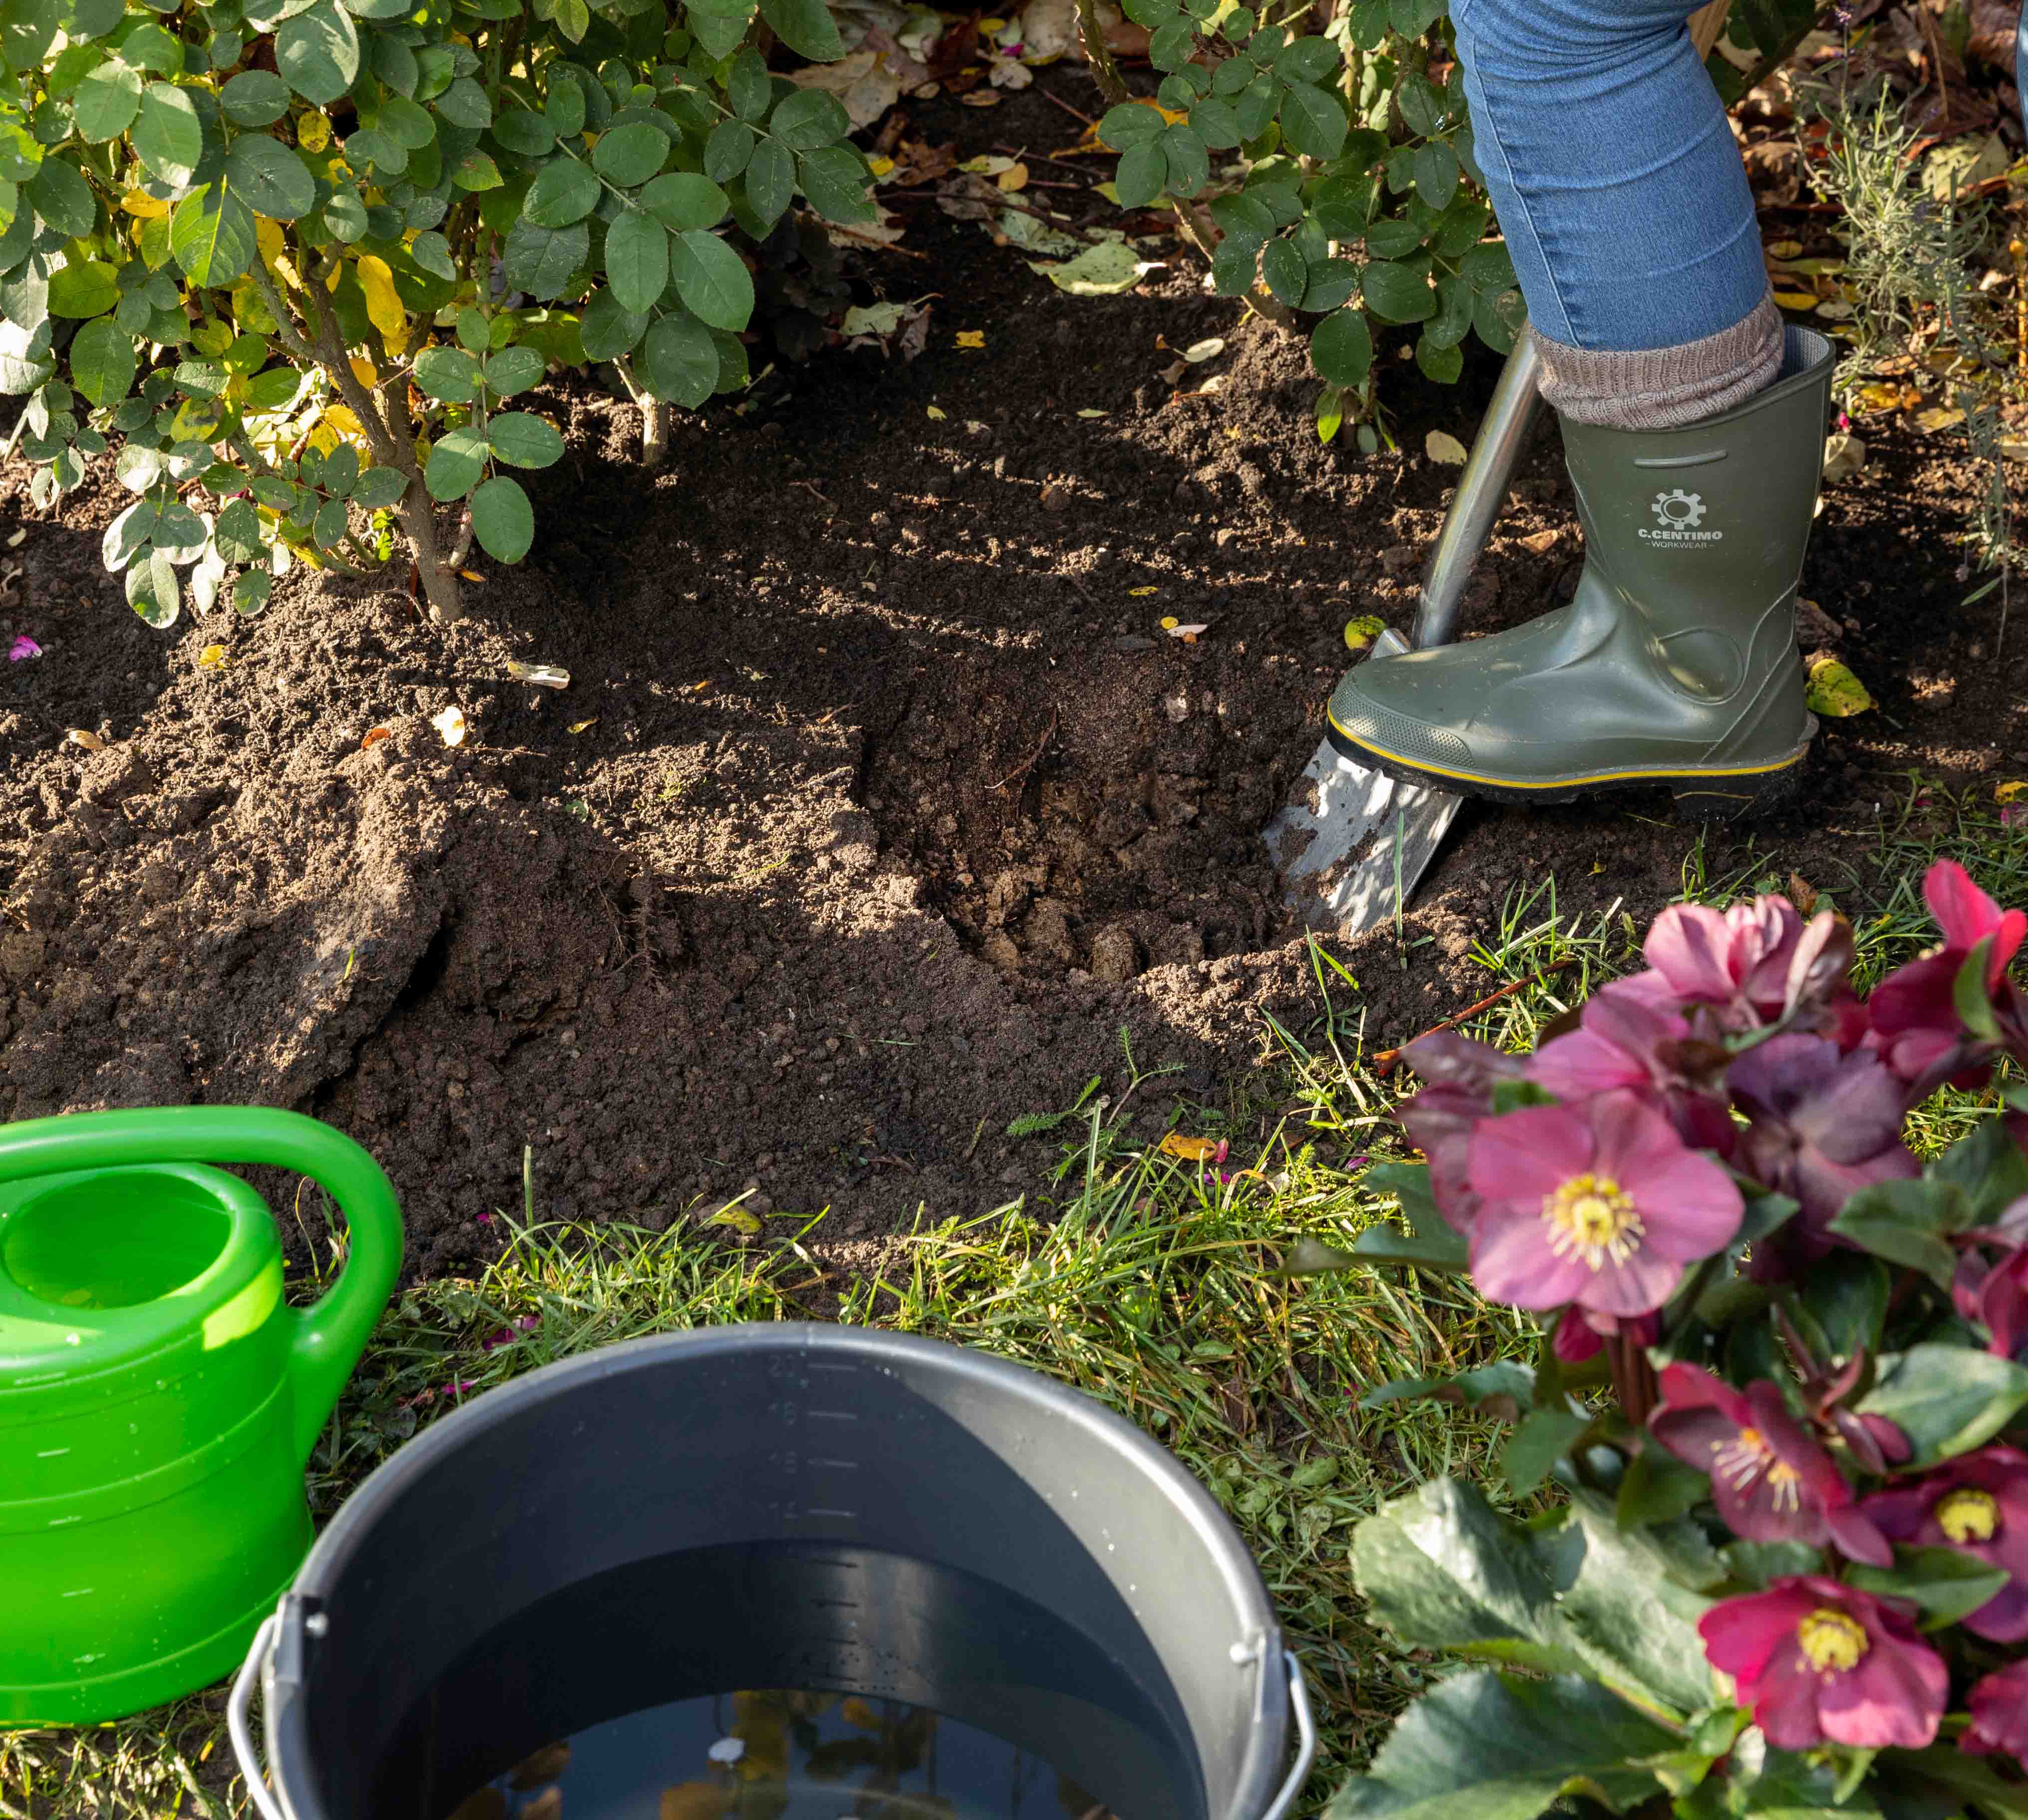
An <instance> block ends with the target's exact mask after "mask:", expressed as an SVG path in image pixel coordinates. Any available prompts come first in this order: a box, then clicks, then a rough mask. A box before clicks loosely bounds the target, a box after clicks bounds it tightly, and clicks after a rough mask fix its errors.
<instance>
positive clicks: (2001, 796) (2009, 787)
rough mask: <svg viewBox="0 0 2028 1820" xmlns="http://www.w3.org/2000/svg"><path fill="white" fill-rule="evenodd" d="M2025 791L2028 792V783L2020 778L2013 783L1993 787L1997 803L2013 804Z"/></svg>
mask: <svg viewBox="0 0 2028 1820" xmlns="http://www.w3.org/2000/svg"><path fill="white" fill-rule="evenodd" d="M2023 790H2028V783H2024V782H2022V781H2021V780H2020V779H2018V778H2017V779H2015V781H2014V782H2011V783H1997V784H1995V785H1994V786H1993V801H1995V802H1997V803H2011V801H2013V800H2014V799H2015V797H2018V796H2019V795H2020V794H2021V793H2022V791H2023Z"/></svg>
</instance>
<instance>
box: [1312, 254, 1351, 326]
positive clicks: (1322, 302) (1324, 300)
mask: <svg viewBox="0 0 2028 1820" xmlns="http://www.w3.org/2000/svg"><path fill="white" fill-rule="evenodd" d="M1309 272H1310V282H1309V287H1308V290H1305V291H1304V293H1303V302H1302V307H1303V308H1304V309H1306V310H1311V311H1314V312H1315V313H1317V314H1318V315H1323V314H1324V313H1327V312H1328V311H1330V310H1334V309H1337V308H1338V306H1339V305H1341V304H1343V303H1345V301H1347V300H1348V299H1349V298H1350V297H1351V295H1352V294H1353V291H1354V290H1356V289H1357V288H1358V285H1359V271H1358V268H1357V267H1356V266H1355V265H1353V263H1352V261H1350V260H1349V259H1327V260H1325V261H1323V262H1322V263H1321V264H1316V265H1312V267H1311V268H1309Z"/></svg>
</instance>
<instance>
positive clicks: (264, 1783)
mask: <svg viewBox="0 0 2028 1820" xmlns="http://www.w3.org/2000/svg"><path fill="white" fill-rule="evenodd" d="M287 1607H288V1600H287V1598H286V1597H284V1599H283V1603H282V1606H281V1607H280V1608H279V1609H278V1610H277V1611H275V1612H274V1613H273V1614H272V1615H271V1616H269V1617H267V1618H263V1619H262V1620H261V1628H260V1629H258V1630H257V1631H256V1632H255V1633H254V1645H253V1647H252V1648H250V1649H249V1650H248V1651H247V1652H246V1661H245V1662H243V1663H241V1664H240V1667H239V1674H237V1675H235V1677H234V1678H233V1682H232V1694H231V1698H230V1699H229V1700H228V1701H227V1702H226V1705H225V1729H226V1733H227V1735H228V1737H230V1738H231V1741H232V1755H233V1757H234V1759H235V1760H236V1761H237V1762H238V1763H239V1773H240V1774H241V1775H242V1777H245V1778H246V1794H247V1798H248V1799H249V1800H251V1801H252V1802H253V1803H254V1808H255V1810H256V1811H257V1812H258V1813H259V1814H260V1816H261V1820H291V1816H290V1814H288V1812H287V1810H286V1809H285V1808H284V1807H283V1806H282V1804H281V1803H280V1802H279V1801H278V1800H276V1798H275V1796H274V1795H273V1794H272V1792H270V1791H269V1789H268V1775H267V1770H266V1767H265V1765H264V1764H263V1763H262V1762H261V1752H260V1751H259V1750H258V1749H257V1748H256V1746H255V1744H254V1727H253V1726H252V1724H251V1722H250V1718H249V1715H250V1714H251V1713H252V1711H253V1708H254V1689H255V1688H256V1687H257V1686H258V1685H260V1683H261V1678H262V1677H263V1675H265V1674H266V1672H267V1671H268V1669H269V1668H270V1667H271V1666H272V1664H273V1661H274V1645H275V1641H276V1638H277V1637H279V1636H280V1634H281V1628H282V1615H283V1611H286V1610H287ZM315 1622H321V1620H316V1621H315ZM1282 1666H1283V1668H1284V1670H1286V1673H1287V1674H1288V1677H1289V1709H1290V1711H1291V1712H1292V1713H1293V1714H1294V1715H1295V1719H1296V1760H1295V1762H1294V1763H1292V1764H1290V1766H1289V1774H1288V1775H1287V1776H1286V1777H1285V1778H1284V1779H1283V1781H1282V1786H1281V1787H1280V1788H1279V1789H1278V1790H1276V1792H1275V1799H1274V1800H1271V1801H1270V1802H1269V1803H1267V1806H1266V1807H1264V1808H1263V1809H1262V1810H1261V1811H1260V1820H1287V1815H1288V1814H1289V1811H1290V1809H1291V1808H1293V1807H1294V1806H1295V1804H1296V1800H1297V1796H1300V1795H1301V1793H1302V1792H1303V1785H1304V1784H1305V1782H1307V1781H1309V1779H1310V1767H1311V1766H1312V1764H1313V1763H1316V1759H1317V1726H1316V1718H1315V1717H1314V1716H1313V1715H1312V1713H1311V1711H1310V1690H1309V1687H1308V1684H1307V1683H1306V1682H1305V1681H1304V1679H1303V1665H1302V1663H1300V1662H1299V1661H1297V1659H1296V1652H1295V1651H1293V1649H1288V1650H1284V1651H1283V1652H1282Z"/></svg>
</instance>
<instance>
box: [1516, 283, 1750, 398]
mask: <svg viewBox="0 0 2028 1820" xmlns="http://www.w3.org/2000/svg"><path fill="white" fill-rule="evenodd" d="M1528 332H1529V333H1530V335H1534V338H1535V346H1536V347H1537V348H1538V350H1540V352H1541V356H1542V396H1543V397H1544V398H1546V399H1548V400H1549V402H1550V403H1551V404H1552V405H1554V406H1555V407H1556V409H1557V410H1558V411H1560V412H1561V413H1562V414H1563V415H1564V416H1566V417H1570V418H1573V419H1575V420H1576V421H1577V422H1578V423H1580V424H1601V425H1603V426H1604V427H1606V428H1608V429H1612V430H1671V429H1674V428H1675V427H1677V426H1678V425H1679V424H1694V423H1696V422H1697V420H1698V419H1700V418H1701V417H1712V416H1717V414H1718V413H1719V412H1720V411H1724V410H1729V409H1730V408H1731V407H1732V406H1733V405H1737V404H1740V403H1742V402H1743V401H1745V400H1746V399H1748V398H1752V396H1753V394H1755V393H1756V392H1757V391H1759V390H1761V389H1762V388H1763V387H1765V386H1767V385H1770V384H1771V383H1773V382H1774V378H1775V375H1777V374H1778V373H1779V372H1781V370H1782V313H1781V311H1779V310H1778V309H1776V308H1775V307H1774V296H1773V294H1771V293H1770V294H1768V295H1767V296H1766V297H1763V298H1761V300H1760V302H1759V303H1758V304H1756V305H1755V306H1754V308H1753V310H1752V313H1751V314H1750V315H1749V316H1747V317H1746V319H1745V320H1744V321H1743V322H1736V323H1734V324H1733V325H1732V327H1730V328H1726V329H1720V330H1719V332H1718V333H1717V334H1716V335H1706V336H1705V337H1704V339H1703V340H1702V341H1693V342H1684V343H1683V344H1682V346H1678V347H1672V348H1651V349H1647V350H1643V351H1641V352H1640V353H1593V352H1592V351H1590V350H1589V349H1586V348H1574V347H1566V346H1564V344H1563V342H1557V341H1552V340H1550V339H1549V337H1548V336H1547V335H1544V334H1542V333H1541V331H1539V330H1538V329H1534V328H1530V330H1529V331H1528Z"/></svg>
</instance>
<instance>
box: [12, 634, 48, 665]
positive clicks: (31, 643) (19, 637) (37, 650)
mask: <svg viewBox="0 0 2028 1820" xmlns="http://www.w3.org/2000/svg"><path fill="white" fill-rule="evenodd" d="M42 654H43V648H42V646H39V644H37V643H36V642H35V640H34V639H33V638H30V637H29V636H28V634H27V633H26V632H20V633H17V634H15V638H14V642H13V644H12V645H10V646H8V647H7V661H8V662H9V663H10V664H20V663H25V662H26V661H27V660H28V659H29V658H31V657H40V656H42Z"/></svg>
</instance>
